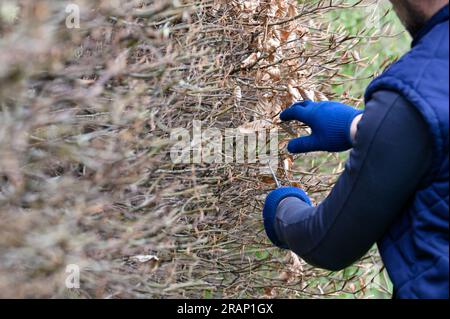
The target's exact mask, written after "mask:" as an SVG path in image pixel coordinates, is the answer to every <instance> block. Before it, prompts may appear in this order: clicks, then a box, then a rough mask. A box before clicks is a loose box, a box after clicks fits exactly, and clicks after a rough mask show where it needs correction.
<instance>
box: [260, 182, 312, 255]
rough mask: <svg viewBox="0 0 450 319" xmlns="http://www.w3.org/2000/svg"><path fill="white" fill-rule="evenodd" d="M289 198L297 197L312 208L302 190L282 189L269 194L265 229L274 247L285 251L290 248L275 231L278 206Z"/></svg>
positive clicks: (264, 213)
mask: <svg viewBox="0 0 450 319" xmlns="http://www.w3.org/2000/svg"><path fill="white" fill-rule="evenodd" d="M288 197H297V198H299V199H300V200H302V201H304V202H305V203H307V204H309V205H311V206H312V204H311V200H310V199H309V197H308V195H306V193H305V192H304V191H303V190H301V189H300V188H296V187H281V188H278V189H276V190H274V191H272V192H271V193H269V195H268V196H267V198H266V203H265V204H264V209H263V218H264V228H265V229H266V234H267V236H268V237H269V239H270V241H271V242H272V243H273V244H274V245H276V246H278V247H280V248H283V249H288V247H287V246H286V244H283V243H282V242H281V241H280V239H279V238H278V236H277V233H276V231H275V217H276V214H277V208H278V205H279V204H280V203H281V202H282V201H283V200H284V199H286V198H288Z"/></svg>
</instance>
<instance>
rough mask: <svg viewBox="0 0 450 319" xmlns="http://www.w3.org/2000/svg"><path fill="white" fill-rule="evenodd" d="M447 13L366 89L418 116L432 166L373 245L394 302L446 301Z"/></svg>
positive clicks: (368, 95) (434, 20)
mask: <svg viewBox="0 0 450 319" xmlns="http://www.w3.org/2000/svg"><path fill="white" fill-rule="evenodd" d="M448 16H449V8H448V5H447V6H446V7H445V8H443V9H442V10H441V11H439V13H437V14H436V15H435V16H434V17H433V18H432V19H431V20H430V21H429V22H428V23H427V25H426V26H425V27H424V28H423V29H422V30H421V31H420V32H419V33H418V34H417V35H416V37H415V39H414V42H413V47H412V50H411V51H410V52H409V53H408V54H406V55H405V56H404V57H403V58H402V59H400V60H399V61H398V62H397V63H395V64H393V65H392V66H391V67H390V68H389V69H388V70H387V71H386V72H384V73H383V74H382V75H381V76H380V77H378V78H377V79H375V80H374V81H373V82H372V83H371V84H370V86H369V87H368V89H367V92H366V97H365V98H366V102H367V101H369V100H370V99H371V97H372V95H373V94H374V93H375V92H376V91H378V90H385V89H387V90H395V91H397V92H399V93H401V94H402V95H403V96H404V97H405V98H406V99H407V100H408V101H409V102H410V103H411V104H412V105H414V106H415V107H416V108H417V110H418V111H419V112H420V113H421V114H422V116H423V118H424V119H425V121H426V123H427V124H428V128H429V132H430V135H431V137H432V141H433V152H434V154H433V164H432V168H431V170H430V172H429V174H428V177H427V178H426V180H424V182H423V185H422V186H421V187H420V188H419V189H418V190H417V192H416V194H415V196H414V197H413V198H412V199H411V202H410V203H409V205H408V206H407V207H405V211H404V213H403V214H402V215H401V216H399V217H398V219H397V220H396V221H395V222H394V224H393V225H392V226H391V228H390V230H389V231H388V232H387V234H386V235H385V236H384V238H382V240H381V241H380V242H379V243H378V246H379V249H380V253H381V256H382V259H383V262H384V264H385V266H386V269H387V271H388V273H389V276H390V277H391V280H392V282H393V284H394V296H395V297H396V298H448V297H449V293H448V291H449V264H448V258H449V254H448V253H449V251H448V247H449V241H448V236H449V235H448V232H449V227H448V226H449V207H448V197H449V188H448V184H449V167H448V151H449V150H448V143H449V140H448V135H449V125H448V124H449V55H448V53H449V52H448V45H449V19H448Z"/></svg>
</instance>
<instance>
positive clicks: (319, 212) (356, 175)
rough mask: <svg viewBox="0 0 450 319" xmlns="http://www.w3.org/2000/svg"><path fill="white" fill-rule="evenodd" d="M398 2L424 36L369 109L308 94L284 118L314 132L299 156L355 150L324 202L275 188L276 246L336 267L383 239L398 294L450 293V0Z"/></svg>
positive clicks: (377, 86)
mask: <svg viewBox="0 0 450 319" xmlns="http://www.w3.org/2000/svg"><path fill="white" fill-rule="evenodd" d="M391 2H392V4H393V6H394V8H395V11H396V12H397V14H398V16H399V17H400V19H401V20H402V21H403V23H404V25H405V26H406V28H407V29H408V31H409V32H410V33H411V34H412V36H413V38H414V41H413V44H412V49H411V51H410V52H409V53H408V54H406V55H405V56H404V57H403V58H402V59H401V60H400V61H398V62H397V63H396V64H394V65H392V66H391V67H390V68H389V69H388V70H387V71H386V72H385V73H384V74H382V75H381V76H380V77H379V78H377V79H375V80H374V81H373V82H372V84H371V85H370V86H369V87H368V89H367V92H366V97H365V99H366V108H365V111H364V113H362V111H358V110H355V109H354V108H352V107H350V106H346V105H343V104H340V103H336V102H321V103H314V102H310V101H304V102H300V103H297V104H295V105H294V106H292V107H291V108H289V109H287V110H285V111H284V112H283V113H282V114H281V115H280V117H281V119H282V120H283V121H293V120H297V121H301V122H303V123H305V124H307V125H309V126H310V127H311V129H312V135H311V136H307V137H301V138H298V139H294V140H292V141H291V142H290V143H289V146H288V150H289V151H290V152H292V153H306V152H313V151H329V152H338V151H345V150H348V149H351V148H353V150H352V152H351V155H350V159H349V161H348V162H347V164H346V169H345V172H344V173H343V175H342V176H341V177H340V179H339V180H338V182H337V184H336V186H335V187H334V188H333V190H332V191H331V193H330V195H329V196H328V198H327V199H325V201H324V202H323V203H321V204H320V205H319V206H317V207H312V206H311V202H310V200H309V198H308V196H307V195H306V193H305V192H304V191H302V190H300V189H298V188H294V187H284V188H279V189H277V190H275V191H273V192H271V193H270V194H269V195H268V197H267V199H266V203H265V206H264V212H263V215H264V225H265V229H266V233H267V235H268V237H269V238H270V239H271V241H272V242H273V243H274V244H276V245H277V246H279V247H281V248H285V249H290V250H292V251H293V252H295V253H296V254H298V255H299V256H301V257H302V258H303V259H304V260H306V261H307V262H309V263H311V264H312V265H315V266H317V267H321V268H326V269H330V270H340V269H343V268H345V267H347V266H349V265H351V264H352V263H353V262H355V261H356V260H358V259H359V258H361V257H362V256H363V255H364V254H365V253H367V251H368V250H369V249H370V248H371V247H372V245H373V244H374V243H378V246H379V249H380V253H381V256H382V258H383V261H384V263H385V266H386V268H387V271H388V273H389V275H390V277H391V279H392V281H393V284H394V297H396V298H448V296H449V261H448V258H449V255H448V253H449V249H448V248H449V241H448V228H449V227H448V226H449V225H448V222H449V208H448V198H449V168H448V161H449V159H448V151H449V149H448V145H449V139H448V135H449V132H448V130H449V91H448V90H449V21H448V20H449V17H448V16H449V7H448V0H445V1H444V0H427V1H422V0H391Z"/></svg>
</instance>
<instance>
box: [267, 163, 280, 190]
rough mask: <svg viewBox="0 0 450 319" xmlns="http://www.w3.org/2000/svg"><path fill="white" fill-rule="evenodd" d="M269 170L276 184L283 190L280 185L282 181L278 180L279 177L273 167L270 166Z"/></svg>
mask: <svg viewBox="0 0 450 319" xmlns="http://www.w3.org/2000/svg"><path fill="white" fill-rule="evenodd" d="M269 169H270V172H271V173H272V177H273V179H274V180H275V183H276V184H277V188H281V183H280V181H279V180H278V178H277V175H276V174H275V172H274V171H273V169H272V166H270V165H269Z"/></svg>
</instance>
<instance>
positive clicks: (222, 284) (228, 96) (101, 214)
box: [0, 0, 378, 298]
mask: <svg viewBox="0 0 450 319" xmlns="http://www.w3.org/2000/svg"><path fill="white" fill-rule="evenodd" d="M2 3H3V2H2ZM14 4H16V5H17V10H15V9H14V8H15V7H14V6H13V5H14ZM78 4H79V6H80V8H81V11H82V15H81V22H80V26H81V28H80V29H68V28H67V27H66V25H65V23H66V13H65V6H66V5H67V3H65V2H64V1H51V0H43V1H19V2H18V3H16V2H13V1H9V5H10V6H9V7H8V8H7V9H4V10H3V11H2V12H3V15H2V16H0V61H1V63H0V219H1V223H0V294H1V296H2V297H94V298H127V297H139V298H151V297H157V298H159V297H224V298H232V297H256V298H263V297H264V298H273V297H319V296H333V295H336V294H338V293H340V292H342V291H350V292H352V286H351V282H353V281H355V280H357V279H359V278H356V279H355V278H350V279H348V277H345V276H342V275H340V274H330V273H329V272H325V271H320V270H317V269H313V268H311V267H309V266H308V265H306V264H305V263H304V262H303V261H301V260H299V259H298V258H297V257H296V256H294V255H292V254H290V253H286V252H282V251H280V250H278V249H276V248H273V247H272V245H271V244H270V243H269V242H268V240H267V239H266V236H265V234H264V231H263V227H262V223H261V207H262V203H263V200H264V196H265V194H266V193H267V192H268V191H269V190H271V189H273V188H274V183H273V180H272V179H271V177H270V176H264V175H263V176H261V175H260V174H259V169H260V166H259V165H258V164H251V165H250V164H249V165H236V164H221V165H206V164H205V165H175V164H173V163H172V162H171V161H170V157H169V154H168V151H169V149H170V146H171V141H170V139H169V137H170V136H169V132H170V129H171V128H174V127H185V128H189V129H191V128H192V120H193V119H196V120H201V121H203V123H204V125H206V126H215V127H218V128H220V129H224V128H229V127H234V128H237V127H240V128H242V129H247V130H248V129H258V128H261V127H263V128H272V127H279V126H278V125H279V124H278V120H277V115H278V113H279V112H280V111H281V110H282V109H284V108H286V107H288V106H289V105H290V104H291V103H292V102H294V101H296V100H298V99H306V98H308V99H326V97H328V98H334V96H333V95H332V93H331V90H330V87H329V83H330V82H329V81H330V79H332V78H334V77H336V76H337V74H338V72H339V69H340V67H341V66H342V65H345V64H347V63H355V58H354V56H353V55H351V54H349V52H351V50H353V48H354V46H355V45H356V44H357V43H358V38H354V37H350V36H348V35H346V34H334V33H331V32H329V31H328V30H327V26H326V25H324V24H323V23H320V22H318V21H317V20H316V19H315V18H316V17H318V16H320V15H321V14H323V13H324V12H326V11H327V10H335V9H336V8H337V7H339V6H343V5H344V4H343V3H341V2H339V1H334V2H331V1H310V2H309V1H308V2H305V3H303V4H297V3H295V1H291V0H265V1H263V0H261V1H259V0H252V1H225V0H224V1H213V0H179V1H177V0H173V1H169V0H159V1H124V0H120V1H102V0H96V1H78ZM113 4H115V5H113ZM5 12H6V13H5ZM7 14H8V16H7ZM296 129H297V132H298V129H301V128H296ZM282 132H283V133H282V134H281V141H282V142H281V144H280V148H281V149H283V147H284V145H285V144H286V141H287V140H288V139H289V134H287V133H286V132H284V131H282ZM281 157H282V162H281V165H280V170H279V172H278V173H279V174H280V178H281V179H282V180H283V182H284V183H285V184H288V183H291V184H293V185H297V186H301V187H303V188H305V189H306V190H307V191H309V192H310V194H312V196H313V197H314V198H315V199H316V200H320V199H322V198H323V196H324V195H325V194H326V193H327V192H328V191H329V189H330V187H331V186H332V185H333V182H334V180H335V177H336V176H335V175H332V176H330V175H323V174H319V173H318V172H317V169H318V167H317V166H316V167H313V168H311V167H309V166H308V167H303V166H302V164H301V163H302V162H301V161H296V159H294V158H292V157H290V156H289V155H287V154H281ZM329 160H333V157H330V158H329ZM333 161H334V162H337V160H333ZM315 173H317V174H315ZM368 258H372V257H371V256H369V257H368ZM377 263H378V261H377V260H369V261H362V262H361V265H360V267H362V268H365V269H367V271H368V272H370V271H371V269H372V268H371V267H373V265H374V264H377ZM68 264H77V265H79V266H80V267H81V271H82V272H81V289H79V290H68V289H66V287H65V285H64V280H65V278H66V276H67V274H66V273H65V269H66V266H67V265H68ZM364 285H365V283H363V284H362V286H364ZM353 292H355V289H353Z"/></svg>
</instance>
